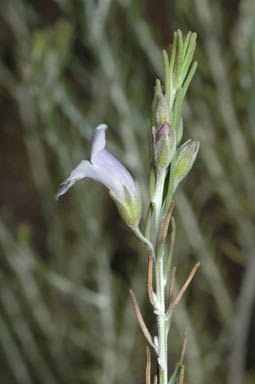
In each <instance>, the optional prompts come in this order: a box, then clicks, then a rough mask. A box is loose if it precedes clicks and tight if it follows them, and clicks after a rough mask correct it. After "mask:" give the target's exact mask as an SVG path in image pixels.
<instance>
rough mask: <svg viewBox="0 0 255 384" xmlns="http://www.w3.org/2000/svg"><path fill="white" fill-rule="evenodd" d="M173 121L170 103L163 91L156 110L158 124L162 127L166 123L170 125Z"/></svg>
mask: <svg viewBox="0 0 255 384" xmlns="http://www.w3.org/2000/svg"><path fill="white" fill-rule="evenodd" d="M171 120H172V111H171V108H170V105H169V101H168V99H167V97H166V96H165V95H164V94H163V92H162V91H161V92H160V95H159V99H158V105H157V109H156V122H157V124H158V126H159V127H161V126H162V125H163V124H165V123H168V124H170V123H171Z"/></svg>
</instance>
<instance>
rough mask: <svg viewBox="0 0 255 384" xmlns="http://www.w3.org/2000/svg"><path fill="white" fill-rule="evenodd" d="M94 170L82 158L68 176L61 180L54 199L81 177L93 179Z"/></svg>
mask: <svg viewBox="0 0 255 384" xmlns="http://www.w3.org/2000/svg"><path fill="white" fill-rule="evenodd" d="M93 176H94V171H93V166H92V164H91V163H90V162H89V161H87V160H82V161H81V162H80V164H79V165H77V167H76V168H75V169H74V170H73V171H72V172H71V174H70V176H68V178H67V179H65V180H64V181H63V183H62V184H61V187H60V188H59V190H58V192H57V193H56V195H55V198H56V200H57V199H58V198H59V196H61V195H63V194H64V193H66V191H67V190H68V189H69V188H70V187H71V186H72V185H74V183H75V182H76V181H78V180H81V179H83V178H89V179H93Z"/></svg>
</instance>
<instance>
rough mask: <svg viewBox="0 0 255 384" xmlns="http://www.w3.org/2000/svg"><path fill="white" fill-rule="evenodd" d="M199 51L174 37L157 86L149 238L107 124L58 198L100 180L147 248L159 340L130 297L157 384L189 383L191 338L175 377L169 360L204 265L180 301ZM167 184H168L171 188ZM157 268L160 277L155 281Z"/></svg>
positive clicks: (191, 39) (190, 41)
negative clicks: (190, 107)
mask: <svg viewBox="0 0 255 384" xmlns="http://www.w3.org/2000/svg"><path fill="white" fill-rule="evenodd" d="M195 46H196V34H195V33H191V32H189V33H188V34H187V36H186V37H185V38H183V35H182V33H181V31H179V30H178V31H177V32H175V34H174V41H173V46H172V49H171V53H170V57H169V56H168V53H167V52H166V51H163V62H164V73H165V78H164V87H162V86H161V83H160V81H159V80H157V81H156V86H155V95H154V100H153V105H152V122H151V126H152V129H151V132H150V148H152V150H151V152H152V153H151V164H150V168H151V169H150V181H149V193H150V205H149V208H148V213H147V217H146V223H145V231H144V235H143V234H142V233H141V231H140V229H139V226H138V225H139V222H140V219H141V216H142V204H141V195H140V191H139V187H138V184H137V183H136V182H135V181H134V179H133V177H132V176H131V174H130V173H129V171H128V170H127V169H126V168H125V167H124V166H123V165H122V164H121V163H120V162H119V160H117V159H116V158H115V157H114V156H113V155H112V154H111V153H109V152H108V151H107V150H106V149H105V144H106V142H105V131H106V129H107V125H105V124H101V125H99V126H98V127H97V128H96V129H95V130H94V134H93V138H92V145H91V155H90V159H89V160H82V161H81V162H80V164H79V165H78V166H77V167H76V168H75V169H74V170H73V171H72V172H71V174H70V176H69V177H68V178H67V179H66V180H65V181H64V182H63V183H62V185H61V187H60V189H59V191H58V192H57V194H56V198H58V197H59V196H61V195H63V194H64V193H65V192H66V191H67V190H68V189H69V188H70V187H71V186H72V185H73V184H74V183H75V182H76V181H78V180H81V179H87V180H95V181H98V182H99V183H101V184H103V185H104V186H106V187H107V188H108V190H109V192H110V195H111V197H112V198H113V200H114V201H115V203H116V205H117V208H118V210H119V212H120V215H121V216H122V218H123V220H124V221H125V222H126V224H127V225H128V226H129V227H130V228H131V229H132V230H133V231H134V232H135V234H136V235H137V236H138V237H139V238H140V239H141V240H142V241H143V242H144V243H145V244H146V245H147V247H148V297H149V300H150V302H151V304H152V307H153V312H154V314H155V315H156V318H157V335H156V336H154V337H152V336H151V335H150V332H149V330H148V328H147V327H146V325H145V322H144V320H143V317H142V314H141V311H140V309H139V306H138V303H137V300H136V297H135V294H134V292H133V291H132V290H131V289H130V295H131V299H132V302H133V306H134V309H135V312H136V315H137V319H138V321H139V324H140V326H141V329H142V331H143V333H144V336H145V338H146V339H147V341H148V343H149V344H150V345H151V347H152V348H153V350H154V351H155V353H156V355H157V362H158V375H156V376H155V378H154V383H159V384H182V383H183V380H184V364H183V359H184V353H185V348H186V336H185V337H184V342H183V347H182V351H181V356H180V360H179V362H178V363H177V365H176V368H175V370H174V372H173V373H172V375H171V376H170V375H169V371H168V359H167V358H168V332H169V329H170V326H171V319H172V314H173V311H174V309H175V307H176V306H177V304H178V303H179V301H180V300H181V298H182V296H183V294H184V292H185V290H186V289H187V287H188V285H189V283H190V281H191V280H192V278H193V276H194V274H195V272H196V270H197V268H198V266H199V263H197V264H196V265H195V266H194V268H193V269H192V271H191V273H190V275H189V276H188V278H187V280H186V282H185V283H184V285H183V287H182V288H181V290H180V292H179V294H178V295H177V296H176V297H175V298H174V285H175V272H176V269H175V268H172V270H171V263H172V254H173V248H174V241H175V221H174V217H173V209H174V200H173V196H174V193H175V191H176V189H177V187H178V185H179V184H180V182H181V181H182V180H183V179H184V178H185V177H186V176H187V174H188V173H189V171H190V170H191V168H192V166H193V164H194V161H195V159H196V156H197V153H198V149H199V142H197V141H194V140H191V139H190V140H188V141H186V142H185V143H184V144H182V145H181V146H180V148H178V145H179V144H180V142H181V140H182V135H183V121H182V103H183V100H184V97H185V95H186V92H187V90H188V87H189V85H190V82H191V80H192V77H193V75H194V73H195V70H196V67H197V63H196V62H194V63H193V64H192V65H191V63H192V59H193V55H194V51H195ZM163 90H164V91H163ZM167 180H168V185H166V181H167ZM169 229H170V231H169ZM168 232H170V236H169V238H170V239H169V240H170V244H169V246H168V247H167V237H168ZM167 248H168V249H167ZM167 250H168V252H167ZM153 267H154V268H153ZM153 269H154V271H155V278H153ZM170 270H171V272H170ZM169 280H170V284H169V285H170V291H169V295H168V305H166V298H167V297H166V289H167V286H168V282H169ZM154 286H155V288H154ZM146 350H147V366H146V384H150V383H151V372H150V366H151V358H150V350H149V348H148V347H147V349H146ZM169 376H170V377H169Z"/></svg>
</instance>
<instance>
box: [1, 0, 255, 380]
mask: <svg viewBox="0 0 255 384" xmlns="http://www.w3.org/2000/svg"><path fill="white" fill-rule="evenodd" d="M254 18H255V3H254V1H253V0H235V1H233V0H232V1H228V0H227V1H222V0H215V1H209V0H178V1H177V0H172V1H166V0H165V1H164V0H161V1H153V0H150V1H149V0H147V1H145V0H143V1H136V0H112V1H111V0H97V1H95V0H74V1H71V0H70V1H68V0H44V1H39V0H33V1H32V0H30V1H29V0H6V1H1V2H0V56H1V58H0V111H1V112H0V113H1V140H0V153H1V162H0V181H1V190H0V204H1V206H0V210H1V217H0V377H1V379H0V381H1V384H8V383H15V384H16V383H17V384H30V383H33V384H34V383H35V384H37V383H42V384H45V383H47V384H59V383H68V384H71V383H87V384H92V383H100V384H106V383H107V384H109V383H111V384H113V383H122V384H129V383H142V382H144V367H145V349H144V346H145V341H144V339H143V336H142V334H141V331H140V329H139V328H138V325H137V321H136V318H135V315H134V313H133V308H132V305H131V302H130V298H129V297H128V288H129V287H132V288H133V289H134V290H135V292H136V294H137V297H138V299H139V302H140V305H141V307H142V310H143V313H144V317H145V318H146V319H147V323H148V326H149V328H150V330H151V332H152V334H153V327H154V324H153V317H152V315H151V312H150V306H149V303H148V299H147V297H146V289H145V279H146V262H147V258H146V253H145V250H144V248H143V246H141V245H140V243H139V241H138V240H137V239H136V238H135V236H134V235H133V234H132V233H131V232H130V231H129V230H128V229H127V228H126V227H125V225H124V224H123V222H122V221H121V219H120V218H119V216H118V213H117V210H116V208H115V206H114V203H113V202H112V200H111V199H110V197H109V194H108V193H107V192H106V190H105V189H104V188H103V187H101V186H100V185H98V184H95V183H82V182H80V183H79V184H77V185H76V186H75V188H73V189H72V190H71V191H70V192H69V193H68V194H67V195H66V196H65V197H63V198H62V199H61V200H60V201H59V202H58V203H57V204H56V203H55V201H54V199H53V195H54V193H55V192H56V191H57V188H58V186H59V183H60V182H61V181H62V180H63V179H64V178H65V177H66V176H67V174H68V173H69V172H70V170H72V169H73V167H74V166H75V165H76V164H77V163H78V162H79V161H80V160H81V159H84V158H86V157H87V156H88V155H89V147H90V138H91V133H92V130H93V129H94V127H95V126H96V125H97V124H99V123H101V122H106V123H107V124H108V125H109V127H110V129H109V130H108V136H107V137H108V142H107V146H108V148H109V149H110V151H112V152H113V153H114V154H115V155H116V156H117V157H118V158H119V159H121V160H122V161H123V162H124V164H125V165H126V166H127V167H128V168H129V169H130V170H131V172H132V174H133V175H134V176H135V178H136V179H137V180H140V183H141V186H142V192H143V196H144V201H145V202H146V199H147V201H148V196H147V187H146V186H147V182H148V166H147V163H148V154H147V144H148V143H147V133H146V129H147V119H148V117H150V108H151V101H152V97H153V87H154V83H155V79H156V77H160V76H161V75H162V71H163V68H162V60H161V49H162V48H166V47H167V46H168V44H169V42H170V41H171V40H172V35H173V31H174V30H175V29H177V28H180V29H182V30H183V32H184V33H187V32H188V31H189V30H192V31H196V32H197V33H198V48H197V51H196V59H197V60H198V62H199V68H198V71H197V73H196V75H195V78H194V80H193V81H192V84H191V87H190V91H189V93H188V96H187V99H188V101H187V102H186V104H185V108H184V130H185V135H184V138H185V139H187V138H189V137H190V136H191V137H192V138H193V139H195V140H199V141H200V142H201V149H200V152H199V156H198V160H197V162H196V164H195V167H194V170H193V171H192V175H190V176H189V177H188V178H187V181H185V182H184V183H183V188H182V189H180V190H178V193H177V194H176V211H175V213H176V219H177V240H176V250H175V259H174V264H175V265H176V266H177V278H178V281H179V282H180V284H181V283H182V282H183V281H184V280H185V278H186V276H187V274H188V272H189V271H190V269H191V266H192V265H193V264H194V262H195V261H197V260H200V261H201V268H200V270H199V273H198V274H197V275H196V278H195V279H194V281H193V282H192V286H191V287H190V288H189V291H188V292H187V293H186V295H185V298H184V300H183V302H182V304H181V305H180V306H179V308H178V309H177V311H176V313H175V317H174V327H173V329H172V330H171V333H170V338H171V341H170V345H171V347H170V356H169V361H170V364H171V366H172V368H174V364H175V361H176V359H177V356H178V353H179V349H180V345H181V340H182V333H183V329H184V328H185V327H187V328H188V349H187V355H186V368H187V376H186V383H187V384H205V383H206V384H211V383H218V384H221V383H227V384H230V383H231V384H241V383H244V384H249V383H254V380H255V348H254V344H255V328H254V323H255V312H254V299H255V256H254V249H255V247H254V245H255V244H254V227H253V224H252V220H253V219H254V206H255V204H254V189H255V186H254V169H252V166H253V164H254V141H255V130H254V120H255V108H254V106H255V37H254V36H255V23H254ZM145 209H146V206H144V212H145ZM154 369H155V367H154Z"/></svg>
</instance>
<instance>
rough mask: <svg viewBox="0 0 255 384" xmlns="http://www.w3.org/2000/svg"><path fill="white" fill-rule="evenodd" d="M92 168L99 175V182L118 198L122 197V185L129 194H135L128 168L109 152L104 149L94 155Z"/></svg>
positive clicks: (133, 183) (121, 198)
mask: <svg viewBox="0 0 255 384" xmlns="http://www.w3.org/2000/svg"><path fill="white" fill-rule="evenodd" d="M93 168H94V169H95V171H96V172H97V174H98V176H99V175H100V179H101V183H103V184H104V185H106V184H108V185H106V186H107V188H108V189H109V190H110V191H111V192H113V193H114V194H115V195H116V197H117V198H119V199H120V200H123V199H124V195H125V193H124V186H125V187H126V188H127V190H128V191H129V193H130V195H131V196H133V197H134V196H135V193H136V186H135V182H134V179H133V177H132V176H131V175H130V173H129V172H128V170H127V169H126V168H125V167H124V166H123V165H122V164H121V162H120V161H119V160H118V159H116V157H114V156H113V155H112V154H111V153H110V152H108V151H107V150H106V149H104V150H103V151H101V152H98V154H97V156H95V157H94V161H93Z"/></svg>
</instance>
